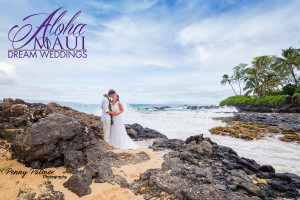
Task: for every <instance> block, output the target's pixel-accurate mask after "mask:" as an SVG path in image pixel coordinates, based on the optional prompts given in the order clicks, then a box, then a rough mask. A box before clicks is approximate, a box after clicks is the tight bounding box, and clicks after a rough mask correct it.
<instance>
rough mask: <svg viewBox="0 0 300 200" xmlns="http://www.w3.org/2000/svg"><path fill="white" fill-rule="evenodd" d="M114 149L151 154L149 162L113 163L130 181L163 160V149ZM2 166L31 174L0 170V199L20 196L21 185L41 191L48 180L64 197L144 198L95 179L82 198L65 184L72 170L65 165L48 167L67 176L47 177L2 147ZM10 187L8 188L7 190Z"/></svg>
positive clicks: (113, 168) (48, 169)
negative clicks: (87, 192) (69, 170)
mask: <svg viewBox="0 0 300 200" xmlns="http://www.w3.org/2000/svg"><path fill="white" fill-rule="evenodd" d="M112 151H113V152H116V153H120V152H128V153H139V152H141V151H144V152H146V153H147V154H148V155H149V156H150V158H151V159H150V160H148V161H146V162H141V163H138V164H135V165H132V164H128V165H123V166H121V167H120V168H117V167H112V171H113V173H114V174H115V175H116V174H119V175H122V176H123V177H124V178H126V180H127V182H129V183H131V182H132V181H134V180H135V179H138V178H139V175H140V174H141V173H143V172H145V171H146V170H147V169H150V168H160V167H161V164H162V162H163V158H162V156H163V153H162V152H154V151H153V150H151V149H148V148H146V147H143V148H140V149H137V150H124V149H115V150H112ZM0 163H1V167H4V166H10V165H12V166H11V168H12V169H13V170H17V171H20V170H21V171H28V174H26V175H25V176H24V178H22V175H21V174H18V175H15V174H14V175H12V174H11V173H8V174H6V171H2V172H1V173H0V200H10V199H17V196H18V193H19V191H20V189H21V188H31V189H33V190H34V191H36V192H37V193H38V192H41V191H42V190H43V188H39V185H40V184H41V183H42V182H44V181H47V180H50V181H51V183H52V185H53V189H54V190H55V191H60V192H62V193H63V194H64V195H65V199H66V200H68V199H70V200H71V199H72V200H73V199H82V200H96V199H97V200H109V199H114V200H118V199H120V200H124V199H137V200H141V199H144V198H143V195H134V193H133V192H132V191H131V190H130V189H126V188H121V187H120V185H118V184H114V185H112V184H110V183H95V182H93V183H92V184H91V185H90V187H91V189H92V193H91V194H89V195H86V196H83V197H81V198H79V197H78V196H77V195H76V194H75V193H73V192H71V191H69V190H68V189H67V188H65V187H64V186H63V183H64V182H65V181H66V180H67V179H68V178H69V177H70V176H72V174H70V173H67V172H66V168H65V167H58V168H47V169H45V171H54V173H53V174H51V175H52V176H66V177H67V178H65V179H52V178H51V179H47V178H43V175H40V174H39V175H34V174H31V175H30V173H31V171H30V170H31V168H30V167H26V166H25V165H24V164H22V163H19V162H17V160H16V159H14V160H11V159H10V153H9V152H8V151H6V150H5V149H1V157H0ZM8 191H9V192H8Z"/></svg>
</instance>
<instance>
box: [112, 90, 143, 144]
mask: <svg viewBox="0 0 300 200" xmlns="http://www.w3.org/2000/svg"><path fill="white" fill-rule="evenodd" d="M112 111H113V112H119V113H120V114H118V115H113V125H112V126H111V130H110V135H109V144H110V145H112V146H114V147H116V148H120V149H137V148H140V146H139V145H137V144H136V143H135V142H134V141H133V140H132V139H131V138H130V137H129V136H128V135H127V132H126V128H125V125H124V122H123V118H122V116H121V113H122V112H123V111H124V109H123V106H122V104H121V102H120V101H119V95H117V94H116V95H115V97H114V98H113V102H112Z"/></svg>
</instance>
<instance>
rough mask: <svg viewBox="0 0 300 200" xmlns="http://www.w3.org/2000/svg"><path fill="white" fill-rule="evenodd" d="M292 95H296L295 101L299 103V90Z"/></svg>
mask: <svg viewBox="0 0 300 200" xmlns="http://www.w3.org/2000/svg"><path fill="white" fill-rule="evenodd" d="M294 96H295V97H297V99H296V102H297V103H300V92H299V93H294Z"/></svg>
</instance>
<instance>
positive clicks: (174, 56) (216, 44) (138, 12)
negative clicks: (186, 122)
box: [0, 1, 300, 103]
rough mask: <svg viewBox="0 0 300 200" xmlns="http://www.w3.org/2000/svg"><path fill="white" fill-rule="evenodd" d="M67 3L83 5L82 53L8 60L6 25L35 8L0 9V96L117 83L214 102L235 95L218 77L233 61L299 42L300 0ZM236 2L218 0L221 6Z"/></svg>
mask: <svg viewBox="0 0 300 200" xmlns="http://www.w3.org/2000/svg"><path fill="white" fill-rule="evenodd" d="M70 2H71V1H70ZM70 2H69V3H66V5H64V8H65V7H66V9H67V10H68V14H70V15H71V13H72V12H73V11H74V12H75V11H76V10H79V9H81V10H82V14H81V16H80V17H81V18H80V17H79V18H78V21H80V20H82V22H83V23H87V24H88V26H87V29H86V48H87V49H88V58H87V59H85V60H83V59H81V60H78V59H56V60H51V59H48V60H45V59H43V60H42V59H38V60H26V59H20V60H18V59H7V58H6V55H7V50H6V49H8V45H9V44H8V42H7V30H9V28H10V27H11V26H12V24H15V22H16V21H20V19H21V18H22V17H24V16H27V15H28V12H29V13H30V12H31V10H34V11H37V10H39V9H38V8H37V7H35V6H33V4H32V5H31V4H29V3H24V7H26V12H25V10H24V9H21V7H20V8H19V10H17V11H16V12H17V13H18V16H17V17H16V18H15V19H14V18H13V16H12V14H11V13H9V12H8V11H5V10H3V9H2V10H3V12H2V14H1V15H2V16H4V17H5V18H4V19H5V21H3V20H2V21H3V26H2V28H0V30H1V34H0V41H1V42H0V47H1V48H0V53H1V61H2V62H4V63H5V65H8V66H10V67H2V68H1V67H0V91H1V94H0V95H1V96H2V97H7V96H12V95H13V96H18V97H24V98H25V97H26V98H35V97H36V98H40V99H41V97H43V98H42V99H56V100H65V101H78V102H85V103H97V102H98V101H99V98H101V95H99V94H101V93H103V92H106V90H108V89H110V88H115V89H117V91H118V92H119V93H120V94H121V95H122V99H126V101H127V102H132V103H135V102H138V103H151V102H161V103H162V102H186V103H189V102H193V103H207V102H208V103H210V102H211V103H218V101H219V100H221V99H222V98H225V97H226V96H229V95H232V94H233V93H232V90H231V88H230V87H229V86H228V87H227V86H224V87H221V85H220V84H219V82H220V79H221V76H222V74H224V73H229V74H230V73H231V71H232V67H233V66H235V65H237V64H239V63H240V62H244V63H250V62H251V60H252V58H253V57H254V56H259V55H264V54H271V55H272V54H277V55H279V54H280V51H281V49H282V48H287V47H289V46H299V40H300V38H299V35H300V28H299V25H300V24H299V23H298V19H300V14H299V12H298V8H299V6H300V3H299V1H290V2H286V3H284V4H283V3H282V4H279V3H278V5H277V6H276V5H275V6H269V4H270V2H271V1H266V3H264V2H262V3H257V5H254V4H251V5H247V6H245V7H243V6H242V7H239V8H237V9H235V10H230V11H229V10H228V11H224V12H222V13H214V11H213V10H212V8H210V7H209V6H208V5H207V4H209V3H208V2H210V1H207V2H204V1H203V2H200V3H199V2H198V3H199V4H197V1H178V2H177V4H176V5H174V6H173V7H172V8H169V7H168V6H166V5H164V4H163V3H161V2H160V3H159V6H158V5H157V4H156V1H143V2H142V3H136V2H135V1H130V2H129V1H128V2H127V1H125V2H123V1H120V2H118V3H115V2H109V3H101V2H100V3H99V2H98V1H88V2H87V3H86V2H85V3H82V2H81V4H78V5H79V6H78V5H77V4H76V6H77V7H76V6H73V5H75V4H74V3H73V1H72V2H71V3H70ZM131 2H132V3H131ZM235 3H236V2H235V1H231V2H229V3H228V2H227V1H223V4H222V5H221V7H222V9H223V8H226V6H227V5H230V6H231V5H235ZM30 5H31V7H30ZM46 5H47V6H49V2H48V3H46V4H45V5H44V4H43V6H42V9H46V7H47V6H46ZM58 5H60V4H53V5H51V9H52V8H53V10H54V8H55V7H56V6H58ZM13 6H15V5H13V4H11V7H13ZM68 7H70V8H72V9H71V10H69V9H68ZM49 9H50V8H49ZM49 9H46V10H49ZM116 13H117V14H116ZM2 16H1V17H2ZM9 16H11V17H9ZM12 19H13V20H12ZM0 20H1V18H0ZM2 21H1V22H2ZM4 68H5V70H3V69H4ZM1 69H2V70H1ZM8 73H10V75H7V74H8ZM9 83H11V84H9ZM12 84H15V85H12ZM235 87H236V88H237V86H235Z"/></svg>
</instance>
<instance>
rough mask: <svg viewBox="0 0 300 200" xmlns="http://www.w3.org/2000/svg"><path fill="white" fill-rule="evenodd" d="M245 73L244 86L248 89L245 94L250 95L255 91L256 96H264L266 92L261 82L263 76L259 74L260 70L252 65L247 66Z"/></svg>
mask: <svg viewBox="0 0 300 200" xmlns="http://www.w3.org/2000/svg"><path fill="white" fill-rule="evenodd" d="M244 73H245V77H244V81H245V87H244V88H243V90H247V91H246V93H245V96H247V95H249V94H250V93H253V96H255V97H262V96H263V94H264V92H263V87H262V84H260V82H261V77H260V74H259V70H258V69H256V68H255V67H250V68H246V69H245V70H244Z"/></svg>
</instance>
